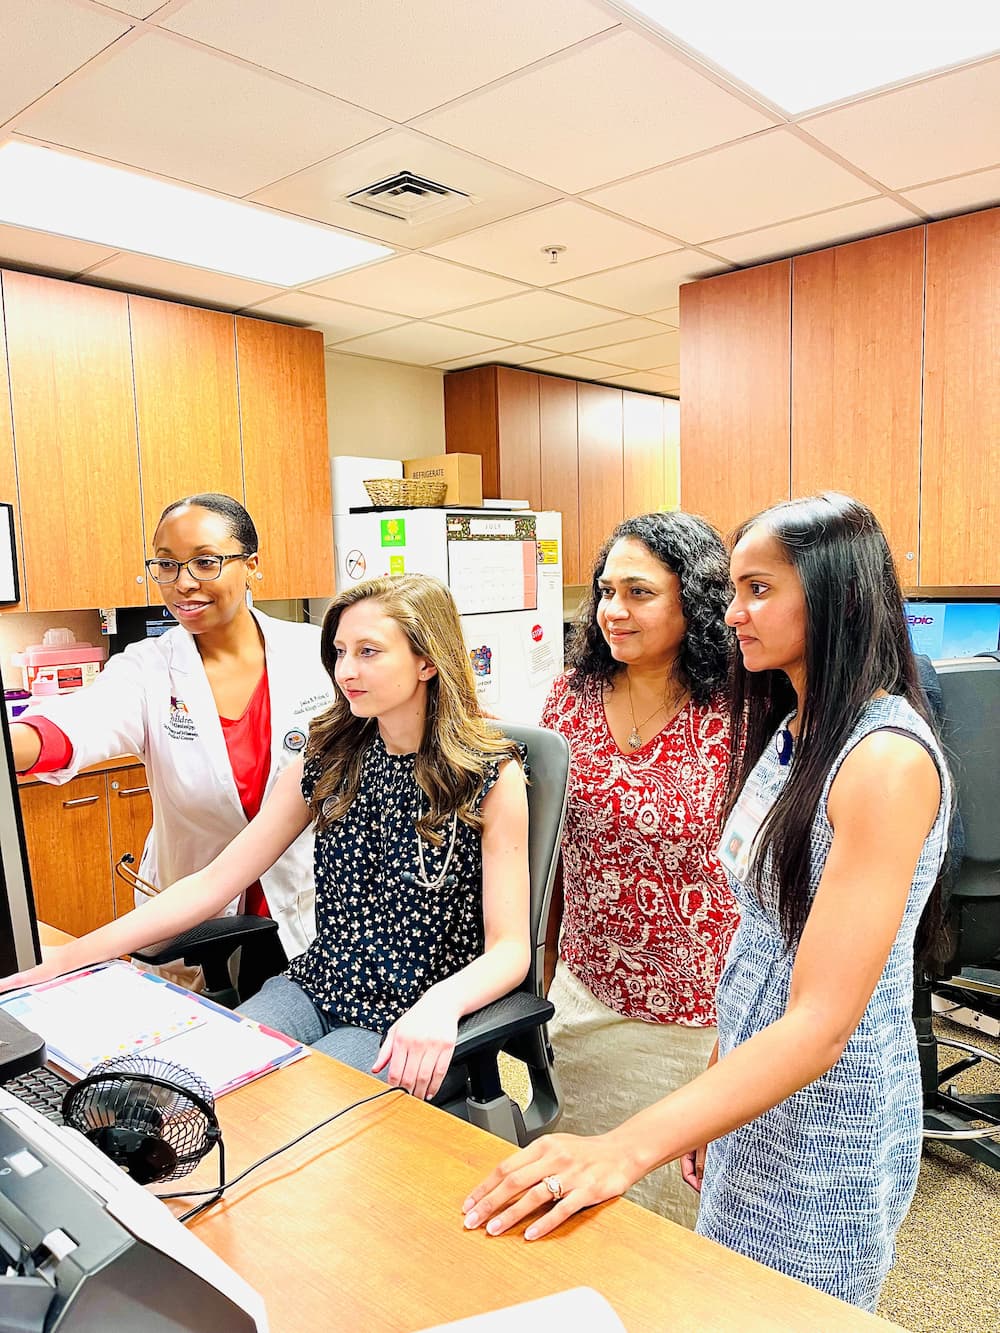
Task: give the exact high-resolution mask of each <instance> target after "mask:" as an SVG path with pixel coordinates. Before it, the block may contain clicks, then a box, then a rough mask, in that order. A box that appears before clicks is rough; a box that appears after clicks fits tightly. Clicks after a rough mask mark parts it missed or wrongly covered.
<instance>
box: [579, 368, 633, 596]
mask: <svg viewBox="0 0 1000 1333" xmlns="http://www.w3.org/2000/svg"><path fill="white" fill-rule="evenodd" d="M576 393H577V412H578V439H579V451H580V563H581V565H582V567H583V570H584V571H586V577H589V573H590V571H591V570H592V569H593V564H594V559H595V557H596V556H597V553H598V551H600V549H601V547H602V546H603V545H604V543H605V542H606V541H607V540H608V537H609V536H610V535H611V531H612V529H613V528H615V527H616V526H617V525H618V524H619V523H620V522H621V521H622V518H623V517H624V516H625V488H624V455H623V447H622V390H621V389H611V388H607V387H606V386H605V385H603V384H588V383H585V382H584V381H582V380H581V381H580V383H579V384H577V386H576Z"/></svg>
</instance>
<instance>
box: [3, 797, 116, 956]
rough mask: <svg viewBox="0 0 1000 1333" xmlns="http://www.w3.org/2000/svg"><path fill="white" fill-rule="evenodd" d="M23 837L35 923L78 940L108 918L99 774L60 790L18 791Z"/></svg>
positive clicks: (105, 840) (105, 816)
mask: <svg viewBox="0 0 1000 1333" xmlns="http://www.w3.org/2000/svg"><path fill="white" fill-rule="evenodd" d="M19 795H20V798H21V812H22V815H23V818H24V837H25V842H26V843H27V847H28V864H29V866H30V868H31V882H32V887H33V889H34V894H35V909H36V911H37V914H38V918H39V920H40V921H45V922H46V923H47V924H48V925H50V926H57V927H58V928H59V929H60V930H65V931H68V932H69V933H70V934H71V935H83V934H85V933H86V932H87V931H88V930H94V929H96V927H97V926H102V925H104V923H105V922H106V921H110V920H111V918H112V915H113V911H112V900H111V880H110V877H109V874H108V851H109V843H108V801H107V789H106V786H105V775H104V774H103V773H90V774H87V775H85V776H83V777H78V778H74V779H73V781H72V782H71V783H68V784H67V785H66V786H63V787H52V786H49V785H48V784H47V783H42V782H39V783H37V784H32V785H30V786H24V787H21V788H20V791H19Z"/></svg>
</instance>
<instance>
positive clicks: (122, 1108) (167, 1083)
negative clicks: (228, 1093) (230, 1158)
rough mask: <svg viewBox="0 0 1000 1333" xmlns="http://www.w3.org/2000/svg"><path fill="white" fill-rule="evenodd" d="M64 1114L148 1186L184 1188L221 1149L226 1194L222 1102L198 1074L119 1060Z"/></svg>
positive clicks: (153, 1062) (71, 1094)
mask: <svg viewBox="0 0 1000 1333" xmlns="http://www.w3.org/2000/svg"><path fill="white" fill-rule="evenodd" d="M62 1109H63V1118H64V1120H65V1121H66V1124H67V1125H69V1126H70V1127H71V1128H73V1129H76V1130H79V1132H80V1133H81V1134H83V1135H84V1137H85V1138H87V1139H89V1140H90V1142H91V1143H93V1144H94V1145H95V1146H96V1147H98V1148H100V1150H101V1152H103V1153H105V1154H106V1155H107V1156H108V1157H110V1158H111V1160H112V1161H113V1162H115V1163H116V1164H117V1165H118V1166H120V1167H121V1168H122V1170H123V1171H125V1172H126V1173H127V1174H128V1175H130V1176H131V1177H132V1179H133V1180H135V1181H137V1182H138V1183H139V1184H140V1185H149V1184H152V1183H153V1182H154V1181H161V1180H177V1179H178V1178H179V1177H180V1176H185V1175H187V1173H188V1172H189V1171H193V1170H194V1168H195V1167H196V1166H197V1165H198V1163H199V1162H200V1161H201V1160H202V1158H203V1157H206V1156H207V1155H208V1154H209V1153H210V1152H211V1151H212V1149H213V1148H215V1147H218V1149H219V1194H221V1193H222V1188H223V1181H224V1179H225V1149H224V1148H223V1143H222V1131H221V1129H220V1128H219V1122H218V1119H217V1118H216V1115H215V1099H214V1098H213V1096H212V1091H211V1089H210V1088H209V1086H208V1084H207V1083H205V1082H204V1081H203V1080H202V1079H200V1078H199V1077H198V1075H197V1074H194V1073H192V1071H191V1070H190V1069H185V1068H184V1067H183V1066H182V1065H175V1064H171V1063H169V1062H168V1061H166V1060H158V1059H152V1058H150V1057H148V1056H144V1055H125V1056H116V1057H114V1058H113V1059H111V1060H105V1061H104V1062H103V1063H102V1064H99V1065H97V1066H95V1068H94V1069H92V1070H91V1071H90V1073H89V1074H88V1075H87V1077H86V1078H82V1079H81V1080H80V1082H79V1083H75V1084H74V1085H73V1087H71V1088H70V1089H69V1091H68V1092H67V1093H66V1096H65V1098H64V1099H63V1108H62ZM215 1198H218V1194H217V1195H215V1196H214V1198H213V1199H210V1200H208V1201H207V1202H206V1204H205V1205H204V1206H205V1207H207V1206H208V1203H211V1202H214V1199H215ZM199 1211H200V1209H199Z"/></svg>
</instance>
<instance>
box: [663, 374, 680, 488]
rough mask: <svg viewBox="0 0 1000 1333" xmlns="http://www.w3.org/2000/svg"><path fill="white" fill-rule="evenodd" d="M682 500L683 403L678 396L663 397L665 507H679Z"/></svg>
mask: <svg viewBox="0 0 1000 1333" xmlns="http://www.w3.org/2000/svg"><path fill="white" fill-rule="evenodd" d="M680 502H681V405H680V403H679V402H678V401H677V399H676V398H664V399H663V508H664V509H677V508H678V506H679V505H680Z"/></svg>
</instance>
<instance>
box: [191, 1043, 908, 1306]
mask: <svg viewBox="0 0 1000 1333" xmlns="http://www.w3.org/2000/svg"><path fill="white" fill-rule="evenodd" d="M380 1087H381V1085H380V1084H377V1083H376V1082H375V1080H374V1079H371V1078H369V1077H368V1076H367V1075H364V1074H358V1073H356V1072H355V1071H353V1070H350V1069H347V1068H345V1067H344V1066H342V1065H340V1064H338V1063H337V1062H335V1061H333V1060H330V1059H328V1058H327V1057H325V1056H323V1055H311V1056H310V1057H309V1058H308V1059H306V1060H303V1061H301V1062H300V1063H298V1064H295V1065H291V1066H289V1067H287V1068H285V1069H281V1070H278V1071H276V1072H275V1073H273V1074H270V1075H268V1076H267V1077H266V1078H263V1079H260V1080H258V1081H257V1082H256V1083H253V1084H251V1085H249V1086H248V1087H245V1088H241V1089H239V1090H238V1091H236V1092H233V1093H230V1094H228V1095H227V1096H225V1097H223V1098H221V1099H220V1102H219V1105H218V1114H219V1119H220V1122H221V1124H222V1128H223V1134H224V1138H225V1143H226V1150H227V1162H226V1166H227V1175H228V1176H230V1177H232V1176H234V1175H236V1174H238V1173H239V1172H240V1171H242V1170H243V1169H244V1168H245V1167H246V1166H248V1165H249V1164H250V1163H251V1162H253V1161H256V1160H257V1158H259V1157H261V1156H263V1155H264V1154H265V1153H267V1152H269V1151H271V1150H272V1149H274V1148H275V1147H277V1146H279V1145H280V1144H282V1143H284V1142H286V1141H287V1140H289V1139H291V1138H294V1137H295V1135H296V1134H298V1133H301V1132H302V1130H303V1129H306V1128H308V1127H309V1126H310V1125H312V1124H315V1123H317V1122H318V1121H320V1120H322V1119H324V1118H325V1117H326V1116H328V1115H330V1114H331V1113H332V1112H333V1111H334V1110H336V1109H337V1108H338V1107H340V1106H345V1105H348V1104H349V1103H351V1102H353V1101H355V1100H357V1099H359V1098H360V1097H363V1096H366V1095H368V1094H370V1093H371V1092H373V1091H377V1090H378V1089H379V1088H380ZM509 1151H510V1150H509V1148H508V1147H507V1145H506V1144H503V1143H501V1142H500V1141H499V1140H497V1139H495V1138H493V1137H492V1136H491V1135H489V1134H486V1133H484V1132H482V1131H481V1130H478V1129H475V1128H473V1127H472V1126H470V1125H466V1124H464V1123H462V1122H461V1121H458V1120H456V1119H455V1118H454V1117H452V1116H449V1115H447V1114H446V1113H445V1112H443V1111H439V1110H436V1109H435V1108H434V1107H430V1106H427V1105H425V1104H424V1103H422V1102H415V1101H414V1100H413V1099H412V1098H411V1097H408V1096H406V1095H405V1094H403V1093H393V1094H392V1095H391V1096H389V1097H385V1098H383V1099H381V1100H380V1101H377V1102H374V1103H372V1104H370V1105H368V1106H364V1107H361V1108H359V1109H358V1110H355V1111H350V1112H348V1113H347V1114H346V1115H345V1116H344V1117H343V1118H342V1119H340V1120H337V1121H335V1122H334V1123H333V1124H332V1125H330V1126H328V1127H327V1128H325V1129H322V1130H320V1131H318V1132H317V1133H316V1134H314V1135H312V1136H311V1137H310V1138H308V1139H306V1140H305V1141H304V1142H303V1143H302V1144H300V1145H299V1146H298V1147H296V1148H293V1149H291V1150H289V1151H288V1152H286V1153H283V1154H282V1155H281V1156H280V1157H278V1158H276V1159H275V1160H274V1161H273V1162H269V1163H267V1165H265V1166H262V1167H260V1168H258V1170H257V1171H255V1172H254V1173H253V1174H252V1175H251V1176H249V1177H248V1178H247V1179H246V1181H244V1182H243V1183H242V1184H240V1185H237V1186H235V1187H234V1188H233V1189H232V1190H231V1191H230V1192H229V1194H227V1195H226V1196H225V1198H224V1199H223V1201H222V1202H221V1203H219V1204H216V1205H215V1206H214V1208H212V1209H211V1210H209V1211H208V1212H207V1213H205V1214H203V1215H202V1216H201V1217H199V1218H197V1219H195V1220H194V1221H193V1222H192V1224H191V1225H192V1229H193V1230H194V1232H195V1234H196V1235H198V1236H200V1237H201V1239H202V1240H203V1241H205V1242H206V1244H208V1245H209V1246H210V1247H211V1248H212V1249H213V1250H215V1251H216V1252H217V1253H218V1254H219V1255H221V1256H222V1257H223V1258H224V1259H225V1260H226V1261H227V1262H228V1263H230V1264H231V1265H232V1267H233V1268H235V1269H236V1270H237V1272H239V1273H241V1274H242V1275H243V1276H244V1277H245V1278H247V1280H248V1281H250V1282H251V1283H252V1284H253V1285H254V1286H256V1287H257V1289H258V1290H259V1291H261V1293H262V1294H263V1296H264V1298H265V1301H266V1303H267V1308H268V1314H269V1316H270V1320H271V1328H272V1330H274V1333H285V1331H286V1330H287V1333H312V1331H313V1330H315V1333H320V1330H322V1331H323V1333H326V1330H345V1333H346V1331H347V1330H350V1331H351V1333H355V1331H356V1330H361V1329H378V1330H399V1333H412V1331H413V1330H416V1329H423V1328H426V1327H427V1326H430V1325H434V1324H438V1323H444V1322H447V1321H449V1320H452V1319H459V1318H462V1317H464V1316H467V1315H471V1314H476V1313H480V1312H482V1311H485V1310H490V1309H496V1308H498V1307H500V1306H503V1305H512V1304H515V1303H516V1302H518V1301H525V1300H530V1299H532V1298H535V1297H538V1296H544V1295H547V1294H549V1293H551V1292H557V1291H562V1290H565V1289H566V1288H568V1287H575V1286H582V1285H589V1286H593V1287H595V1288H597V1290H599V1291H600V1292H601V1293H602V1294H603V1295H604V1296H605V1297H606V1298H607V1299H608V1300H609V1301H610V1302H611V1304H612V1306H613V1307H614V1308H615V1310H616V1311H617V1313H618V1316H619V1318H620V1319H621V1320H622V1322H623V1323H624V1325H625V1327H626V1329H628V1330H629V1333H643V1331H644V1330H649V1333H653V1331H654V1330H655V1331H656V1333H662V1331H663V1330H666V1329H669V1330H674V1331H675V1333H709V1331H710V1333H726V1331H727V1330H732V1333H784V1331H787V1333H791V1331H792V1330H795V1331H796V1333H806V1330H808V1331H809V1333H846V1330H865V1329H871V1330H873V1333H874V1330H876V1329H878V1328H883V1329H886V1328H892V1327H894V1325H890V1324H887V1323H885V1322H884V1321H882V1320H879V1319H876V1318H874V1317H873V1316H871V1315H866V1314H863V1313H862V1312H860V1311H858V1310H856V1309H854V1308H852V1307H851V1306H848V1305H844V1304H842V1303H841V1302H840V1301H835V1300H832V1299H831V1298H830V1297H827V1296H824V1295H822V1294H821V1293H819V1292H817V1291H814V1290H813V1289H812V1288H810V1287H806V1286H803V1285H802V1284H800V1283H798V1282H793V1281H792V1280H791V1279H789V1278H785V1277H782V1276H781V1275H779V1274H777V1273H774V1272H772V1271H771V1270H770V1269H767V1268H763V1267H761V1266H760V1265H758V1264H754V1263H751V1262H750V1261H749V1260H747V1259H744V1258H742V1257H741V1256H739V1255H735V1254H733V1253H731V1252H730V1251H728V1250H725V1249H723V1248H722V1247H721V1246H718V1245H716V1244H714V1243H713V1242H711V1241H707V1240H704V1239H703V1238H701V1237H699V1236H695V1235H693V1234H692V1233H690V1232H688V1231H685V1230H683V1229H682V1228H680V1227H678V1226H675V1225H674V1224H673V1223H671V1222H666V1221H664V1220H663V1219H662V1218H659V1217H656V1216H654V1215H653V1214H652V1213H649V1212H647V1211H645V1210H644V1209H642V1208H639V1207H637V1206H636V1205H635V1204H632V1203H629V1202H628V1201H626V1200H624V1199H621V1200H616V1201H615V1202H613V1203H609V1204H604V1205H602V1206H601V1207H600V1208H597V1209H594V1210H591V1211H590V1212H589V1213H588V1214H586V1215H585V1216H582V1217H578V1218H575V1219H573V1220H572V1221H571V1222H570V1223H569V1224H568V1225H567V1226H565V1227H564V1228H563V1229H562V1230H561V1231H559V1232H558V1233H556V1235H554V1236H552V1237H550V1238H547V1239H544V1240H541V1241H534V1242H531V1243H528V1242H525V1241H524V1240H523V1239H522V1238H521V1234H520V1233H521V1231H523V1227H522V1228H520V1229H519V1230H518V1232H517V1234H510V1235H506V1236H500V1237H490V1236H487V1235H486V1234H485V1232H483V1231H476V1232H467V1231H465V1230H464V1228H463V1227H462V1223H461V1213H460V1205H461V1201H462V1199H463V1198H464V1197H465V1195H466V1193H467V1192H468V1190H469V1188H470V1187H471V1186H472V1185H473V1184H474V1183H475V1182H476V1181H478V1180H480V1179H482V1177H483V1176H484V1175H485V1174H486V1173H487V1172H488V1171H489V1170H490V1169H491V1168H492V1167H493V1166H494V1165H495V1164H496V1163H497V1162H498V1161H499V1160H500V1159H501V1158H502V1157H504V1156H506V1154H507V1153H508V1152H509ZM217 1169H218V1168H217V1166H216V1164H215V1163H214V1161H213V1162H212V1165H211V1168H208V1167H206V1166H205V1165H203V1166H202V1167H201V1168H200V1169H199V1171H198V1173H197V1176H198V1181H199V1183H203V1184H205V1185H207V1184H211V1183H214V1173H215V1172H217ZM184 1183H185V1182H177V1184H176V1185H175V1186H174V1188H183V1185H184Z"/></svg>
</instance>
